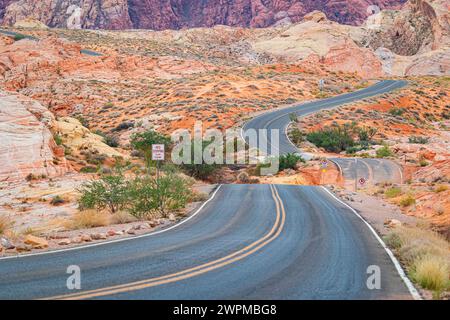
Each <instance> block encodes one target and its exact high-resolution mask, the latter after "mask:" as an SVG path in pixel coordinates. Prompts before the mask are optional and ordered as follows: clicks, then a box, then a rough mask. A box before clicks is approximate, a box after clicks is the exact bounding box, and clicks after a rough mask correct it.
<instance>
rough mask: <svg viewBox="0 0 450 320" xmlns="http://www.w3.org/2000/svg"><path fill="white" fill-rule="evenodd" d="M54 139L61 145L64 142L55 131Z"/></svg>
mask: <svg viewBox="0 0 450 320" xmlns="http://www.w3.org/2000/svg"><path fill="white" fill-rule="evenodd" d="M53 140H55V143H56V145H58V146H60V145H62V144H63V141H62V138H61V136H60V135H59V134H57V133H55V134H54V135H53Z"/></svg>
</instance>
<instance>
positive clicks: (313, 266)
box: [0, 82, 417, 300]
mask: <svg viewBox="0 0 450 320" xmlns="http://www.w3.org/2000/svg"><path fill="white" fill-rule="evenodd" d="M402 85H404V84H403V83H401V82H382V83H379V84H377V85H375V86H374V87H371V88H369V89H365V90H362V91H359V92H358V93H357V94H354V95H347V96H346V97H345V96H341V97H340V98H333V99H328V100H326V101H322V102H316V103H313V105H311V104H309V106H306V107H305V106H302V107H300V106H299V107H298V109H295V110H296V111H297V112H299V113H302V114H305V112H314V111H317V110H318V109H320V108H327V107H332V106H333V105H335V104H336V103H343V102H345V101H350V100H352V99H358V98H362V97H367V96H371V95H374V94H377V93H382V92H387V91H388V90H390V89H393V88H396V87H400V86H402ZM305 108H306V109H305ZM304 109H305V110H304ZM307 110H309V111H307ZM277 112H279V113H278V114H277V116H279V117H278V118H274V117H273V115H274V113H271V114H268V115H264V116H262V117H260V118H258V119H259V120H255V121H256V122H254V126H255V127H257V126H258V123H261V125H262V126H265V127H270V128H282V127H283V126H285V125H286V119H285V117H286V112H287V113H290V112H292V110H289V111H287V109H285V110H282V111H276V112H275V113H277ZM265 117H270V119H272V120H270V119H268V118H265ZM261 118H262V119H266V121H265V122H264V121H263V122H258V121H262V119H261ZM281 148H283V149H282V150H283V152H288V151H297V150H294V149H289V148H292V146H289V144H288V142H285V143H283V144H282V145H281ZM69 266H78V267H79V268H80V270H81V289H80V290H69V289H68V288H67V285H66V283H67V279H68V277H69V276H70V274H67V269H68V267H69ZM374 266H376V267H378V268H379V271H380V273H379V275H380V276H381V277H380V281H381V287H380V288H379V289H374V290H371V289H369V287H368V286H367V281H368V279H369V276H370V275H371V274H368V270H369V271H370V270H372V271H373V269H371V268H373V267H374ZM414 290H415V289H414V288H413V287H412V286H411V284H410V282H409V280H408V279H406V278H405V277H404V274H403V271H402V270H401V268H400V267H399V265H398V262H397V261H396V260H395V258H393V256H392V254H391V253H390V252H389V251H388V250H385V248H384V244H383V243H382V241H381V239H380V238H379V237H378V236H377V235H376V233H375V232H374V231H373V229H371V228H370V227H369V226H368V225H367V223H366V222H365V221H363V220H362V219H361V218H360V216H359V215H358V214H357V213H356V211H354V210H353V209H351V208H350V207H349V206H347V205H346V204H344V203H343V202H341V201H340V200H338V199H337V198H335V197H334V196H333V195H332V194H331V193H330V192H329V191H328V190H326V189H325V188H321V187H300V186H273V185H226V186H220V187H219V188H218V189H217V190H216V191H215V193H214V195H213V197H212V198H211V199H210V200H208V201H207V202H206V203H205V204H204V205H203V207H202V208H200V209H199V210H198V211H197V212H196V213H194V214H193V215H191V216H190V217H189V218H187V219H186V220H184V221H183V222H182V223H180V224H179V225H177V226H175V227H171V228H169V229H166V230H162V231H158V232H156V233H153V234H150V235H146V236H140V237H134V238H130V239H127V240H121V241H114V242H109V243H102V244H94V245H90V246H87V247H82V248H76V249H70V250H64V251H59V252H53V253H47V254H37V255H28V256H20V257H11V258H0V299H180V300H183V299H411V298H412V297H413V296H414V297H415V298H417V293H416V292H415V291H414Z"/></svg>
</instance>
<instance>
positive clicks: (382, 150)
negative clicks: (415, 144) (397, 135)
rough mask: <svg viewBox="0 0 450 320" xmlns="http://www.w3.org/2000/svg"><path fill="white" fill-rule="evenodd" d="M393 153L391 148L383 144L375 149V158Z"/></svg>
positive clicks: (385, 156) (389, 155)
mask: <svg viewBox="0 0 450 320" xmlns="http://www.w3.org/2000/svg"><path fill="white" fill-rule="evenodd" d="M392 155H393V153H392V151H391V149H390V148H389V146H388V145H384V146H383V147H381V148H380V149H378V150H377V158H387V157H391V156H392Z"/></svg>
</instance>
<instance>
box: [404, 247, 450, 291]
mask: <svg viewBox="0 0 450 320" xmlns="http://www.w3.org/2000/svg"><path fill="white" fill-rule="evenodd" d="M412 269H413V271H412V272H411V275H412V278H413V279H414V280H415V281H416V282H417V283H418V284H420V286H421V287H422V288H426V289H429V290H433V291H434V292H435V298H439V296H440V294H441V293H442V291H444V290H445V289H447V288H448V287H449V264H448V261H445V260H444V259H442V258H440V257H436V256H425V257H423V258H421V259H419V260H417V261H416V262H415V263H414V266H413V267H412Z"/></svg>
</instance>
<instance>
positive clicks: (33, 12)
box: [0, 0, 132, 29]
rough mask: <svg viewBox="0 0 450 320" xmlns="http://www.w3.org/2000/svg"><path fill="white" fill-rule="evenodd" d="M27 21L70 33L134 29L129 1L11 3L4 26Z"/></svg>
mask: <svg viewBox="0 0 450 320" xmlns="http://www.w3.org/2000/svg"><path fill="white" fill-rule="evenodd" d="M7 1H8V0H7ZM10 1H11V0H10ZM0 5H1V3H0ZM0 10H1V9H0ZM26 18H33V19H35V20H39V21H41V22H43V23H45V24H46V25H47V26H50V27H60V28H70V29H81V28H85V29H128V28H131V26H132V24H131V21H130V18H129V15H128V5H127V1H126V0H12V1H11V3H10V4H9V5H8V6H7V7H6V8H5V9H4V17H3V24H5V25H14V24H15V23H16V22H18V21H21V20H24V19H26Z"/></svg>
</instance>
